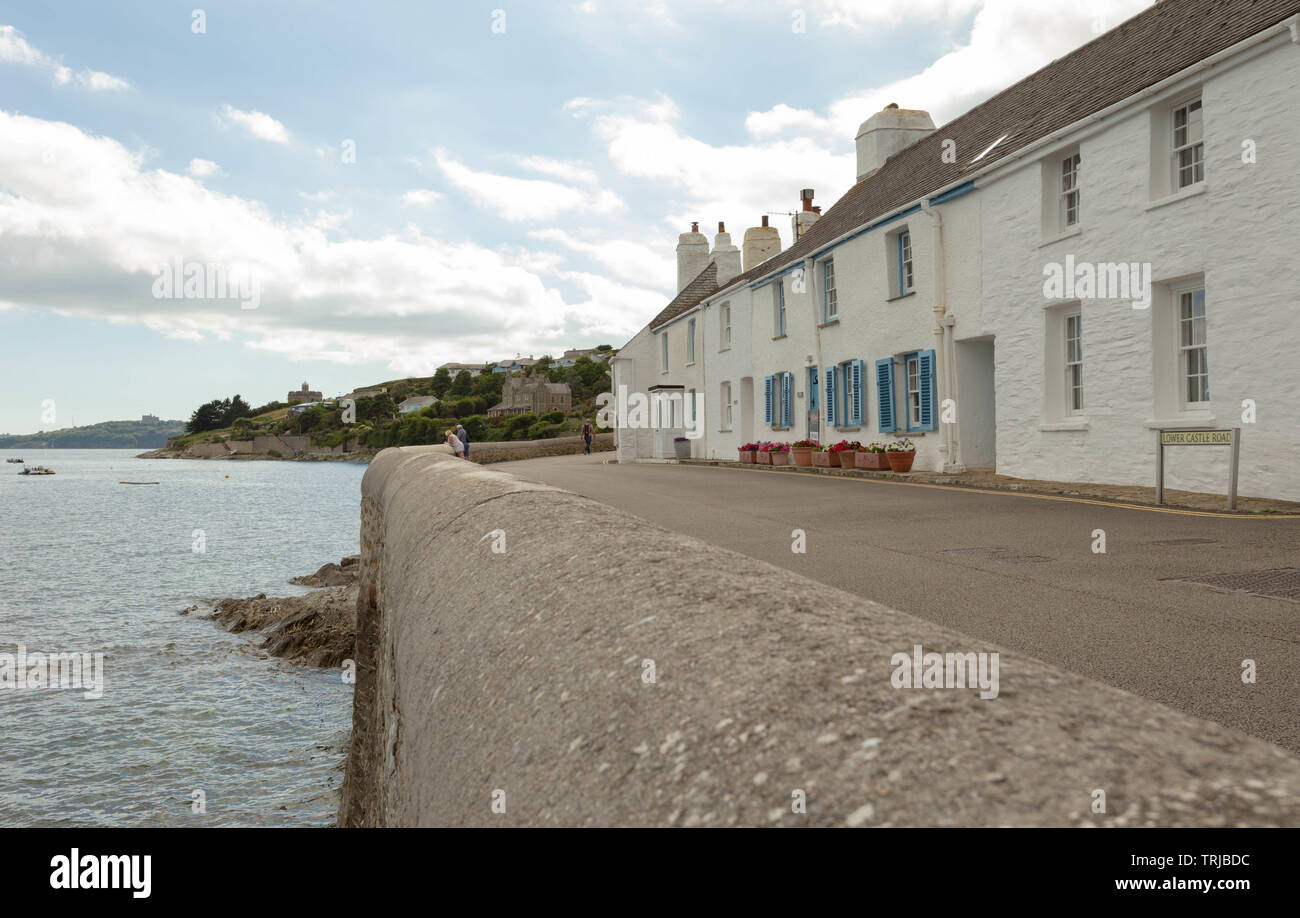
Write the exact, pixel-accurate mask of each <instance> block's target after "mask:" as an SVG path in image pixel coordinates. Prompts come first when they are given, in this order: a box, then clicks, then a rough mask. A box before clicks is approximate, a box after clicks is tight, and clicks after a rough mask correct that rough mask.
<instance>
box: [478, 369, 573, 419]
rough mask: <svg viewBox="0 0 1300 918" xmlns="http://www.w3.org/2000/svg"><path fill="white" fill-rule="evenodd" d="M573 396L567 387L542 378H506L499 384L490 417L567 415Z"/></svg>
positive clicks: (489, 410)
mask: <svg viewBox="0 0 1300 918" xmlns="http://www.w3.org/2000/svg"><path fill="white" fill-rule="evenodd" d="M572 403H573V393H572V392H571V391H570V389H569V384H568V383H553V382H550V381H548V380H547V379H546V378H545V377H544V376H538V375H536V374H532V375H529V376H507V377H506V378H505V380H503V381H502V384H501V401H500V402H498V403H497V404H495V405H493V406H492V407H491V408H489V409H488V416H489V417H501V416H503V415H507V414H524V413H526V412H530V411H531V412H534V413H535V414H546V413H547V412H548V411H566V412H567V411H568V410H569V408H570V407H572Z"/></svg>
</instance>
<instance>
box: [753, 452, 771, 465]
mask: <svg viewBox="0 0 1300 918" xmlns="http://www.w3.org/2000/svg"><path fill="white" fill-rule="evenodd" d="M754 461H755V462H757V463H758V464H759V465H771V464H772V454H771V453H769V452H766V451H764V450H761V449H760V450H758V451H757V452H756V453H754Z"/></svg>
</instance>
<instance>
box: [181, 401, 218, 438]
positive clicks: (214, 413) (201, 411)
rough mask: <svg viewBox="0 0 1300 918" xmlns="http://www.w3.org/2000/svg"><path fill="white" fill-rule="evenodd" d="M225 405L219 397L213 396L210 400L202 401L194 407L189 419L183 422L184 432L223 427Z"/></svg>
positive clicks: (198, 431)
mask: <svg viewBox="0 0 1300 918" xmlns="http://www.w3.org/2000/svg"><path fill="white" fill-rule="evenodd" d="M224 416H225V406H224V405H223V403H222V401H221V399H219V398H214V399H213V400H212V401H210V402H204V403H203V404H202V405H200V406H199V407H197V408H195V409H194V413H193V414H191V415H190V419H189V421H187V422H186V424H185V432H186V433H202V432H203V431H205V430H216V429H217V428H219V427H224V426H225V422H224V421H223V418H224Z"/></svg>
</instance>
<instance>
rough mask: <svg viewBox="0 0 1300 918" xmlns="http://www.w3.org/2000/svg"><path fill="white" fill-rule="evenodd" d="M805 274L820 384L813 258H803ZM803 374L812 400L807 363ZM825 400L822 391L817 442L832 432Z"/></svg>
mask: <svg viewBox="0 0 1300 918" xmlns="http://www.w3.org/2000/svg"><path fill="white" fill-rule="evenodd" d="M803 276H804V289H806V290H807V291H808V298H809V299H810V300H812V314H813V335H814V337H815V340H816V341H817V382H818V383H819V384H820V383H821V380H822V377H823V375H824V373H823V369H822V320H821V313H820V312H818V310H817V305H818V304H817V294H816V291H815V290H814V288H813V260H812V258H805V259H804V260H803ZM803 375H804V385H805V386H807V387H808V399H809V400H810V401H811V400H812V385H811V384H810V383H809V382H808V366H807V365H806V364H805V365H804V370H803ZM818 391H821V390H820V388H819V389H818ZM825 401H826V393H825V392H822V398H821V401H820V402H819V403H818V404H817V442H818V443H825V442H826V435H827V434H829V433H830V429H829V428H828V427H827V426H826V420H825V419H826V416H827V415H826V406H825V404H824V403H825ZM804 423H805V424H807V423H808V414H807V412H805V413H804ZM796 439H799V440H802V439H803V437H798V438H796ZM790 461H791V462H793V461H794V460H793V459H791V460H790Z"/></svg>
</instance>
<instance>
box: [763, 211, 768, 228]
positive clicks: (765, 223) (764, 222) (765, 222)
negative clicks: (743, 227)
mask: <svg viewBox="0 0 1300 918" xmlns="http://www.w3.org/2000/svg"><path fill="white" fill-rule="evenodd" d="M763 225H764V226H767V214H763Z"/></svg>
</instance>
